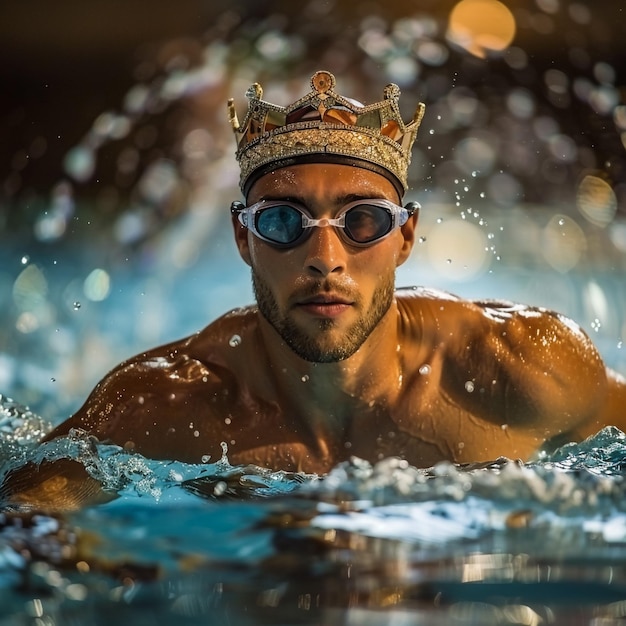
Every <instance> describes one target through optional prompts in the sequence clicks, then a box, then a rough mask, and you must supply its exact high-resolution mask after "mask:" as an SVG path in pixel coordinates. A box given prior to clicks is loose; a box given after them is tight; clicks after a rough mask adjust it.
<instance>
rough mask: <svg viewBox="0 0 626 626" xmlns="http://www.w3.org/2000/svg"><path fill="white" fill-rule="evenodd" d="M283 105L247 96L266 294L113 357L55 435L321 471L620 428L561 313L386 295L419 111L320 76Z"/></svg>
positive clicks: (502, 448)
mask: <svg viewBox="0 0 626 626" xmlns="http://www.w3.org/2000/svg"><path fill="white" fill-rule="evenodd" d="M311 84H312V91H311V92H310V93H309V94H308V95H306V96H305V97H304V98H302V99H301V100H299V101H298V102H296V103H294V104H293V105H291V106H289V107H286V108H282V107H278V106H275V105H272V104H269V103H267V102H264V101H263V100H262V99H261V97H262V91H261V88H260V87H259V86H258V85H253V87H251V89H250V90H249V91H248V94H247V95H248V98H249V100H250V103H249V109H248V112H247V114H246V116H245V118H244V120H243V123H242V124H241V125H240V124H239V121H238V119H237V116H236V114H235V113H234V107H233V104H232V101H231V102H230V103H229V107H230V111H231V121H232V124H233V127H234V129H235V132H236V134H237V136H238V138H239V142H238V151H237V158H238V161H239V163H240V166H241V187H242V191H243V193H244V197H245V199H246V205H245V206H244V205H243V204H240V203H234V204H233V207H232V221H233V227H234V234H235V241H236V244H237V247H238V249H239V253H240V255H241V257H242V259H243V260H244V261H245V262H246V263H247V264H248V265H249V266H250V268H251V270H252V280H253V285H254V291H255V295H256V300H257V306H256V307H252V306H251V307H247V308H242V309H238V310H235V311H232V312H230V313H227V314H226V315H225V316H223V317H221V318H220V319H218V320H217V321H215V322H213V323H212V324H210V325H209V326H208V327H207V328H205V329H204V330H202V331H200V332H199V333H197V334H195V335H193V336H192V337H190V338H187V339H184V340H182V341H178V342H175V343H172V344H169V345H167V346H164V347H161V348H157V349H155V350H152V351H150V352H147V353H145V354H143V355H140V356H137V357H135V358H132V359H130V360H129V361H127V362H125V363H123V364H121V365H120V366H118V367H117V368H116V369H114V370H113V371H112V372H111V373H110V374H109V375H108V376H107V377H106V378H105V379H104V380H103V381H102V382H101V383H100V384H99V385H98V386H97V387H96V389H95V390H94V392H93V393H92V395H91V396H90V398H89V399H88V401H87V403H86V404H85V405H84V406H83V408H81V409H80V410H79V411H78V413H76V414H75V415H74V416H73V417H72V418H70V419H69V420H67V421H66V422H65V423H63V424H61V425H60V426H59V427H57V428H56V429H55V430H54V431H53V432H52V433H51V434H50V435H49V436H48V439H52V438H55V437H58V436H60V435H64V434H66V433H68V432H69V431H70V429H72V428H74V429H81V430H84V431H87V432H89V433H91V434H93V435H94V436H95V437H97V438H98V439H99V440H101V441H106V442H113V443H115V444H118V445H120V446H123V447H125V448H126V449H128V450H135V451H137V452H139V453H141V454H143V455H145V456H148V457H152V458H163V459H179V460H182V461H186V462H192V463H193V462H201V461H202V460H206V459H207V458H208V457H210V458H211V459H213V460H217V459H219V458H220V456H221V443H222V442H225V443H226V445H227V446H228V458H229V460H230V461H231V463H233V464H241V463H253V464H257V465H260V466H264V467H271V468H275V469H284V470H292V471H295V470H303V471H307V472H318V473H324V472H327V471H328V470H329V469H331V468H332V467H333V466H334V465H335V464H336V463H338V462H340V461H342V460H345V459H347V458H348V457H350V456H352V455H355V456H358V457H361V458H365V459H367V460H369V461H371V462H375V461H377V460H378V459H381V458H384V457H386V456H391V455H397V456H401V457H403V458H405V459H406V460H407V461H408V462H410V463H411V464H414V465H416V466H422V467H426V466H430V465H433V464H434V463H436V462H437V461H441V460H444V459H447V460H450V461H454V462H473V461H485V460H489V459H493V458H495V457H498V456H501V455H504V456H507V457H511V458H521V459H528V458H529V457H530V456H531V455H532V454H533V453H534V452H535V451H537V449H538V448H540V447H541V446H542V445H543V444H544V443H545V442H547V441H549V440H550V439H552V438H555V437H559V438H566V439H567V440H574V439H581V438H584V437H586V436H588V435H591V434H593V433H595V432H597V431H598V430H599V429H600V428H601V427H603V426H605V425H608V424H613V425H617V426H619V427H624V424H626V411H625V408H624V407H626V384H625V381H624V379H623V378H621V377H620V376H618V375H617V374H615V373H613V372H611V371H609V370H607V368H606V367H605V365H604V364H603V362H602V359H601V358H600V356H599V354H598V352H597V350H596V349H595V348H594V346H593V345H592V343H591V341H590V340H589V338H588V337H587V336H586V335H585V334H584V333H583V332H582V331H581V330H580V328H579V327H578V326H576V325H575V324H574V323H573V322H572V321H570V320H568V319H566V318H565V317H563V316H561V315H558V314H556V313H553V312H549V311H546V310H543V309H538V308H531V307H527V306H521V305H515V304H511V303H508V302H469V301H466V300H462V299H459V298H456V297H454V296H452V295H449V294H447V293H442V292H438V291H433V290H427V289H418V288H415V289H409V290H400V291H397V292H395V291H394V273H395V270H396V268H397V267H398V266H399V265H400V264H401V263H403V262H404V261H405V260H406V259H407V258H408V256H409V254H410V252H411V249H412V247H413V244H414V240H415V233H416V227H417V221H418V206H417V205H416V204H415V203H412V204H409V205H407V207H406V208H402V207H401V206H400V205H401V201H402V196H403V194H404V192H405V191H406V176H407V168H408V165H409V160H410V150H411V146H412V144H413V141H414V139H415V136H416V134H417V130H418V127H419V124H420V122H421V118H422V115H423V112H424V106H423V105H422V104H420V105H419V107H418V109H417V112H416V114H415V116H414V118H413V120H412V121H411V122H410V123H409V124H405V123H404V122H403V121H402V119H401V117H400V112H399V108H398V100H399V90H398V88H397V87H396V86H395V85H390V86H388V87H387V88H386V90H385V94H384V95H385V97H384V100H383V101H382V102H379V103H376V104H373V105H369V106H366V107H363V106H361V105H359V104H357V103H355V102H354V101H352V100H348V99H345V98H343V97H341V96H339V95H338V94H337V93H336V92H335V90H334V87H335V78H334V76H333V75H332V74H330V73H328V72H318V73H316V74H315V75H314V76H313V78H312V80H311Z"/></svg>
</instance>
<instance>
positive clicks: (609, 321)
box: [0, 0, 626, 421]
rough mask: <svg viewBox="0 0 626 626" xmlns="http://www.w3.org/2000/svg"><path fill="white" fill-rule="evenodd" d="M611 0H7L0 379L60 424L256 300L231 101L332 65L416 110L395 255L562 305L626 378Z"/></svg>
mask: <svg viewBox="0 0 626 626" xmlns="http://www.w3.org/2000/svg"><path fill="white" fill-rule="evenodd" d="M621 5H622V3H619V2H615V1H614V0H596V2H594V3H589V2H586V1H582V0H580V1H578V0H534V1H529V0H502V1H501V2H499V1H497V0H401V1H400V0H385V2H383V1H382V0H372V1H364V0H302V2H299V3H294V2H285V1H279V0H272V1H271V0H256V1H255V2H249V1H247V0H229V1H228V2H226V1H222V0H179V2H176V3H173V2H169V1H166V0H150V1H149V2H148V1H147V0H90V2H88V3H85V2H79V1H78V0H59V2H56V3H54V5H51V4H50V3H45V2H43V0H26V1H23V2H16V1H13V0H8V1H7V2H4V3H2V4H1V5H0V394H4V395H8V396H11V397H13V398H14V399H15V400H17V401H19V402H22V403H24V404H28V405H30V406H31V408H32V409H34V410H35V411H38V412H40V413H41V414H43V415H44V416H45V417H47V418H49V419H52V420H53V421H59V420H60V419H62V418H64V417H65V416H66V415H67V414H68V413H70V412H71V411H73V410H75V409H76V408H78V406H79V405H80V404H81V403H82V402H83V401H84V399H85V397H86V395H87V393H88V392H89V391H90V389H91V388H92V386H93V385H94V384H95V383H96V382H97V381H98V380H99V379H100V378H101V377H102V376H103V375H104V374H105V373H106V371H108V370H109V369H110V368H111V367H113V366H114V365H115V364H116V363H117V362H119V361H120V360H121V359H123V358H125V357H128V356H131V355H132V354H134V353H136V352H138V351H141V350H143V349H147V348H149V347H152V346H154V345H157V344H159V343H164V342H166V341H170V340H173V339H176V338H179V337H181V336H184V335H187V334H190V333H192V332H195V331H196V330H198V329H199V328H201V327H203V326H204V325H206V324H207V323H209V322H210V321H211V320H212V319H214V318H215V317H216V316H218V315H220V314H221V313H223V312H225V311H226V310H228V309H229V308H232V307H235V306H239V305H242V304H246V303H249V302H250V301H251V299H252V295H251V289H250V286H249V282H250V281H249V274H248V270H247V267H246V266H245V265H244V264H243V262H241V261H240V260H239V259H238V257H237V253H236V250H235V247H234V244H233V243H232V241H231V239H232V237H231V234H230V223H229V219H228V206H229V205H230V202H231V201H232V200H233V199H238V198H239V191H238V187H237V179H238V171H237V166H236V162H235V159H234V148H235V146H234V139H233V136H232V133H231V131H230V128H229V126H228V123H227V116H226V106H225V103H226V100H227V99H228V98H229V97H231V96H232V97H235V101H236V104H237V106H238V109H239V111H240V116H242V115H243V114H244V112H245V104H246V100H245V97H244V94H245V90H246V89H247V88H248V86H249V85H250V84H251V83H252V82H255V81H258V82H260V83H261V84H262V85H263V87H264V97H265V98H266V99H267V100H270V101H272V102H275V103H277V104H281V105H286V104H289V103H291V102H293V101H294V100H295V99H297V98H299V97H300V96H302V95H304V94H305V93H306V92H308V91H309V79H310V76H311V75H312V74H313V73H314V72H315V71H316V70H318V69H327V70H330V71H332V72H333V73H335V75H336V76H337V90H338V91H339V92H340V93H342V94H344V95H347V96H350V97H354V98H356V99H358V100H361V101H362V102H367V103H369V102H373V101H377V100H380V99H381V98H382V91H383V88H384V86H385V85H386V84H387V83H389V82H395V83H397V84H398V85H399V86H400V88H401V90H402V92H403V96H402V107H403V112H404V114H405V118H406V119H407V120H408V119H410V117H411V116H412V114H413V111H414V110H415V106H416V104H417V102H419V101H423V102H425V103H426V105H427V109H426V116H425V118H424V121H423V123H422V127H421V129H420V134H419V137H418V141H417V144H416V148H415V152H414V156H413V161H412V165H411V169H410V186H411V191H410V192H409V199H416V200H419V201H420V202H421V204H422V206H423V210H422V217H421V227H420V228H421V232H420V234H421V239H420V242H419V243H418V245H417V246H416V249H415V251H414V253H413V255H412V257H411V259H410V260H409V261H408V262H407V263H406V264H405V265H404V266H403V267H402V268H401V270H400V272H399V274H398V284H399V285H409V284H424V285H428V286H434V287H441V288H444V289H449V290H451V291H453V292H455V293H457V294H459V295H462V296H467V297H472V298H482V297H503V298H509V299H513V300H518V301H523V302H528V303H531V304H536V305H540V306H545V307H549V308H554V309H557V310H559V311H561V312H563V313H565V314H567V315H570V316H571V317H573V318H574V319H575V320H576V321H577V322H578V323H579V324H581V326H582V327H583V328H584V329H585V330H586V331H587V332H588V333H589V334H590V335H591V336H592V338H593V339H594V341H595V342H596V344H597V345H598V346H599V348H600V350H601V352H602V354H603V356H604V357H605V359H606V361H607V362H608V363H609V364H610V365H611V366H613V367H615V368H616V369H618V370H619V371H621V372H623V373H626V348H624V347H623V339H624V337H625V336H626V279H625V278H624V273H625V271H626V43H625V42H624V36H625V35H626V32H625V30H624V23H626V14H625V13H626V9H623V8H622V6H621Z"/></svg>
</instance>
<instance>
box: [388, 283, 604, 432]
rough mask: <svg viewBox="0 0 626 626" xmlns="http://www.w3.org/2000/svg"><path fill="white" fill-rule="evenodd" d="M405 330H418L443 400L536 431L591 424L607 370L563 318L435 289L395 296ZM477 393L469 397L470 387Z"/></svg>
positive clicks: (591, 346)
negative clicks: (438, 374) (438, 377)
mask: <svg viewBox="0 0 626 626" xmlns="http://www.w3.org/2000/svg"><path fill="white" fill-rule="evenodd" d="M397 301H398V309H399V311H400V315H401V318H402V319H403V320H405V325H408V324H410V323H413V324H414V325H415V326H416V327H417V328H418V329H419V330H418V331H415V332H416V333H418V334H419V338H420V341H421V342H422V344H424V343H425V344H426V345H427V347H428V349H429V350H430V352H431V358H432V359H433V361H435V362H436V364H437V367H438V368H439V371H440V372H441V385H442V387H443V389H444V393H445V394H446V396H447V397H448V398H449V399H451V401H452V402H455V403H457V404H459V405H462V406H470V405H471V406H472V407H473V411H474V412H475V413H477V414H480V415H481V416H483V417H484V418H485V419H488V420H490V421H506V422H507V423H509V424H517V425H523V426H524V427H527V428H536V429H539V430H540V431H541V437H543V436H551V434H552V433H555V432H565V431H569V430H572V429H574V428H576V427H577V426H578V425H580V424H583V423H589V421H590V420H592V419H593V418H594V416H596V415H597V414H598V412H599V411H600V410H601V404H602V401H603V400H602V398H603V397H604V396H605V395H606V393H607V389H608V380H607V370H606V367H605V365H604V363H603V361H602V359H601V357H600V355H599V353H598V351H597V349H596V348H595V346H594V344H593V342H592V341H591V340H590V338H589V337H588V336H587V335H586V333H585V332H584V331H583V330H582V328H581V327H580V326H579V325H578V324H576V323H575V322H574V321H572V320H571V319H569V318H568V317H567V316H565V315H561V314H560V313H558V312H555V311H551V310H549V309H545V308H541V307H534V306H528V305H524V304H519V303H515V302H510V301H506V300H467V299H463V298H458V297H456V296H454V295H451V294H448V293H446V292H443V291H437V290H432V289H422V288H418V289H406V290H399V291H398V292H397ZM468 381H469V383H470V385H471V388H472V389H476V390H478V391H479V392H480V395H476V394H474V395H473V396H472V397H471V398H469V399H468V394H467V388H466V385H467V383H468Z"/></svg>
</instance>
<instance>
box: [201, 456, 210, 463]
mask: <svg viewBox="0 0 626 626" xmlns="http://www.w3.org/2000/svg"><path fill="white" fill-rule="evenodd" d="M200 460H201V461H202V462H203V463H208V462H209V461H210V460H211V455H210V454H203V455H202V458H201V459H200Z"/></svg>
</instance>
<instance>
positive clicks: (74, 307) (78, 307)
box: [72, 301, 81, 311]
mask: <svg viewBox="0 0 626 626" xmlns="http://www.w3.org/2000/svg"><path fill="white" fill-rule="evenodd" d="M80 307H81V304H80V302H78V301H77V302H74V304H73V305H72V308H73V309H74V311H78V309H80Z"/></svg>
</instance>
